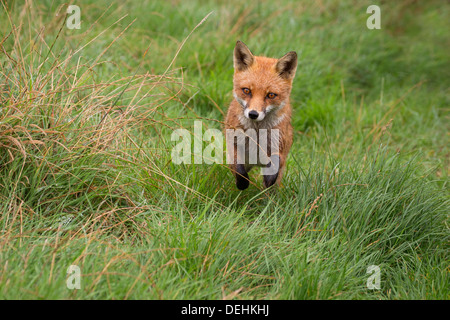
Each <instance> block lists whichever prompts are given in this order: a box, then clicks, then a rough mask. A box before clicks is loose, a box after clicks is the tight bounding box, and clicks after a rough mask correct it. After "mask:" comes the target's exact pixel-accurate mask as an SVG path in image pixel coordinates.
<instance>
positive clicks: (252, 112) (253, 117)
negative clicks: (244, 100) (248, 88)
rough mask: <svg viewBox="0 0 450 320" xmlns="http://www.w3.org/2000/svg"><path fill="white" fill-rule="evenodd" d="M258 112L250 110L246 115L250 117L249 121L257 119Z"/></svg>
mask: <svg viewBox="0 0 450 320" xmlns="http://www.w3.org/2000/svg"><path fill="white" fill-rule="evenodd" d="M258 115H259V114H258V111H255V110H252V111H250V112H249V113H248V116H249V117H250V119H256V118H258Z"/></svg>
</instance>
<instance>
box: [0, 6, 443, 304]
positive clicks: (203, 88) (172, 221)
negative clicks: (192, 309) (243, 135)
mask: <svg viewBox="0 0 450 320" xmlns="http://www.w3.org/2000/svg"><path fill="white" fill-rule="evenodd" d="M0 1H1V5H0V298H1V299H449V298H450V297H449V275H448V267H449V259H448V252H449V229H448V213H449V211H450V201H449V200H450V198H449V195H450V192H449V145H450V144H449V84H450V81H449V80H450V77H449V76H450V74H449V71H450V58H449V52H448V48H449V44H450V43H449V35H448V30H450V25H449V19H448V17H449V16H450V5H449V4H448V3H446V2H443V1H437V0H436V1H422V2H419V1H408V0H402V1H395V2H394V1H379V2H378V3H377V5H379V6H380V8H381V29H379V30H376V29H375V30H369V29H368V28H367V26H366V20H367V18H368V17H369V14H367V13H366V9H367V7H368V6H369V5H372V4H374V3H372V2H371V1H325V0H324V1H287V0H276V1H258V2H242V1H235V0H231V1H200V0H198V1H177V0H171V1H156V0H155V1H151V0H147V1H145V0H144V1H132V0H125V1H120V2H119V1H117V2H112V3H111V2H109V1H93V0H81V1H77V3H76V5H77V6H79V8H80V9H81V26H80V29H70V28H68V27H67V22H68V21H69V16H70V14H66V9H67V4H65V5H64V4H62V2H61V3H60V2H58V1H52V0H44V1H5V0H0ZM237 40H241V41H243V42H245V43H246V44H247V45H248V46H249V48H250V49H251V50H252V52H253V53H255V54H256V55H266V56H270V57H281V56H282V55H284V54H285V53H286V52H288V51H292V50H295V51H297V53H298V55H299V64H298V69H297V74H296V78H295V80H294V86H293V90H292V95H291V103H292V105H293V120H292V122H293V126H294V131H295V135H294V144H293V147H292V149H291V152H290V155H289V158H288V164H287V170H286V173H285V176H284V179H283V182H282V185H281V186H280V187H279V188H271V189H269V190H264V189H263V186H262V177H260V176H259V174H258V172H256V171H254V172H251V175H250V176H251V179H252V182H251V184H250V187H249V188H248V189H247V190H245V191H239V190H238V189H237V188H236V186H235V184H234V178H233V176H232V174H231V172H230V171H229V169H228V168H227V165H226V164H217V163H215V164H174V163H173V162H172V159H171V153H172V149H173V147H174V145H175V144H176V143H175V142H174V141H171V133H172V132H173V130H175V129H179V128H185V129H188V130H190V131H192V128H193V125H194V121H201V122H202V125H203V129H204V130H207V129H209V128H214V129H220V130H221V129H222V128H223V120H224V115H225V114H226V111H227V108H228V105H229V103H230V102H231V100H232V99H233V97H232V78H233V48H234V45H235V43H236V41H237ZM71 265H75V266H78V267H79V270H80V272H81V279H80V284H81V288H80V289H70V288H68V286H67V279H68V268H69V267H70V266H71ZM373 265H375V266H378V267H379V270H380V288H379V289H373V288H372V289H371V288H368V286H367V281H368V279H369V277H370V276H371V274H370V273H368V272H367V270H368V268H369V266H373ZM69 275H70V273H69Z"/></svg>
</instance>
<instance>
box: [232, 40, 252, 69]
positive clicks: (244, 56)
mask: <svg viewBox="0 0 450 320" xmlns="http://www.w3.org/2000/svg"><path fill="white" fill-rule="evenodd" d="M254 61H255V58H254V57H253V54H252V53H251V52H250V50H249V49H248V48H247V46H246V45H245V44H244V43H243V42H241V41H238V42H236V47H234V69H236V70H238V71H243V70H245V69H247V68H248V67H250V66H251V65H252V64H253V62H254Z"/></svg>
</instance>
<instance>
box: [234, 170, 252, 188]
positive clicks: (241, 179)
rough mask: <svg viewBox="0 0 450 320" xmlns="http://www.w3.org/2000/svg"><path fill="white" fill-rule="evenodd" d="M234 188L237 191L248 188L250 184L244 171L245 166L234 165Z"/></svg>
mask: <svg viewBox="0 0 450 320" xmlns="http://www.w3.org/2000/svg"><path fill="white" fill-rule="evenodd" d="M235 176H236V187H238V189H239V190H245V189H247V188H248V186H249V184H250V180H249V177H248V173H247V170H245V166H244V165H243V164H236V172H235Z"/></svg>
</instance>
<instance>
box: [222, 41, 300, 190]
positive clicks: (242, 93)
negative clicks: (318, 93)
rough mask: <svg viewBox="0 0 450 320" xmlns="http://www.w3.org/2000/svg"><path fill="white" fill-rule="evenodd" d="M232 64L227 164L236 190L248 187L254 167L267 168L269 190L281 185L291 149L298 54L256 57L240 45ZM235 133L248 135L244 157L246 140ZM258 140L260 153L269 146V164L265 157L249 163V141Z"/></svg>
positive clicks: (236, 48) (264, 179)
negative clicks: (250, 132) (279, 56)
mask: <svg viewBox="0 0 450 320" xmlns="http://www.w3.org/2000/svg"><path fill="white" fill-rule="evenodd" d="M233 61H234V78H233V96H234V99H233V101H232V102H231V104H230V107H229V109H228V113H227V116H226V119H225V130H226V133H227V135H226V137H227V155H228V163H229V164H230V168H231V170H232V172H233V175H234V176H235V178H236V186H237V187H238V189H240V190H244V189H247V188H248V186H249V182H250V181H249V177H248V172H249V171H250V170H251V169H252V167H254V166H259V167H263V182H264V187H266V188H268V187H270V186H272V185H273V184H279V183H280V181H281V178H282V175H283V171H284V168H285V165H286V158H287V155H288V153H289V149H290V148H291V146H292V140H293V130H292V124H291V114H292V109H291V105H290V102H289V97H290V93H291V89H292V81H293V79H294V76H295V72H296V70H297V53H296V52H295V51H291V52H288V53H287V54H286V55H284V56H283V57H282V58H280V59H274V58H267V57H260V56H254V55H253V54H252V53H251V51H250V50H249V49H248V48H247V46H246V45H245V44H244V43H243V42H241V41H238V42H237V43H236V47H235V48H234V60H233ZM274 129H277V130H274ZM248 131H252V132H253V133H256V134H254V135H253V138H252V137H251V135H249V134H247V132H248ZM236 132H245V139H244V146H245V147H244V148H243V150H244V154H243V156H244V159H242V154H241V156H239V155H240V153H239V152H240V147H241V146H242V139H241V140H240V139H239V137H238V136H237V134H236ZM273 133H277V134H276V135H273ZM235 138H237V140H236V139H235ZM255 139H256V141H255V142H256V145H258V149H259V150H258V151H259V154H260V155H261V153H262V152H261V149H264V148H261V145H262V142H266V144H265V146H266V148H265V149H266V150H262V151H263V152H265V153H266V156H267V157H268V158H269V159H270V160H269V161H262V160H261V158H259V160H257V161H253V162H252V161H249V158H252V154H253V153H255V152H256V150H253V151H252V150H251V148H250V147H249V144H251V141H250V140H255ZM240 143H241V145H240ZM274 146H275V147H274ZM268 168H271V169H275V170H268V171H270V172H268V171H265V173H264V169H268Z"/></svg>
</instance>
